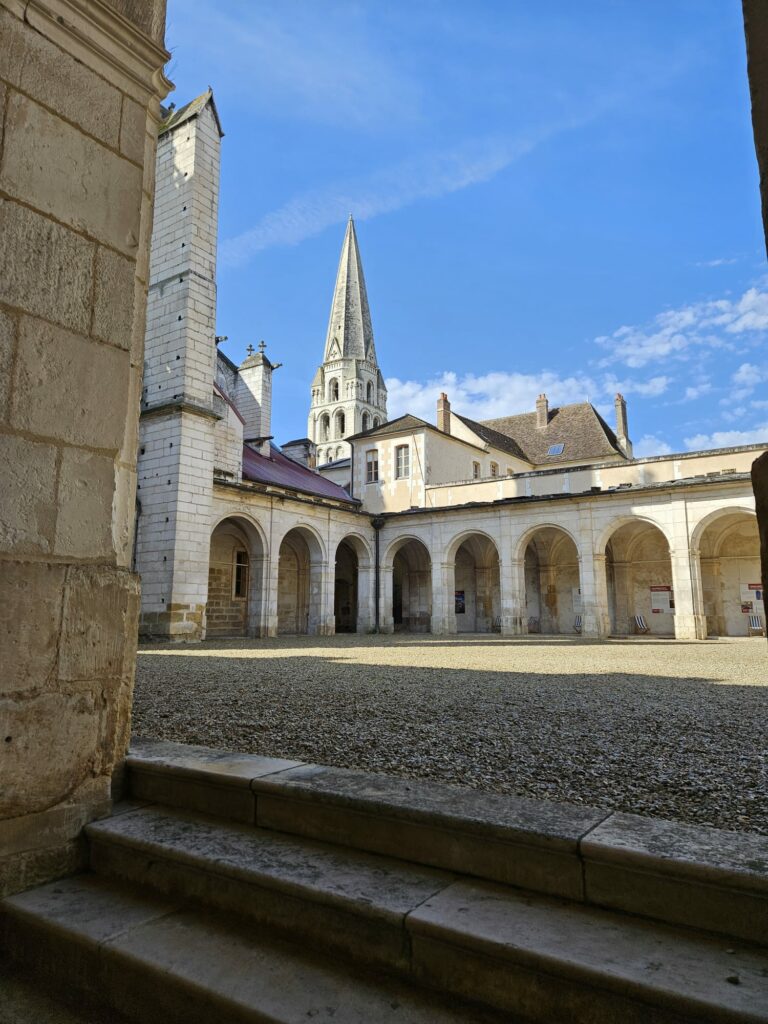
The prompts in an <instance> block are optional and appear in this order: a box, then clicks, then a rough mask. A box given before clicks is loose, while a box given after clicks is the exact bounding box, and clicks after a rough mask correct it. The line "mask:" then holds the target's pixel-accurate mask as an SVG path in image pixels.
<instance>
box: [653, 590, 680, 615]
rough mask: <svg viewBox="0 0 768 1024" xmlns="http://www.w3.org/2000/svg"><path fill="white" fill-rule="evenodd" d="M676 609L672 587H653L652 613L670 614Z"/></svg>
mask: <svg viewBox="0 0 768 1024" xmlns="http://www.w3.org/2000/svg"><path fill="white" fill-rule="evenodd" d="M674 610H675V597H674V594H673V593H672V587H651V613H652V614H653V615H661V614H662V613H666V614H669V613H670V612H674Z"/></svg>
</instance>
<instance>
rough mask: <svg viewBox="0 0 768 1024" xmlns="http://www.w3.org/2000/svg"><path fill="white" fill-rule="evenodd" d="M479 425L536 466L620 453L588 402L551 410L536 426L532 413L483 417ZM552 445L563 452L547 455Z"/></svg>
mask: <svg viewBox="0 0 768 1024" xmlns="http://www.w3.org/2000/svg"><path fill="white" fill-rule="evenodd" d="M478 426H483V427H489V428H491V429H492V430H494V431H497V432H498V433H500V434H503V435H505V436H506V437H508V438H510V439H511V440H513V441H514V442H515V443H516V444H517V445H518V447H519V448H520V450H521V451H522V452H523V453H524V455H523V458H525V459H527V460H528V462H532V463H533V464H534V465H535V466H552V465H556V464H557V463H558V462H581V461H584V462H588V461H590V460H592V461H594V460H595V459H603V458H608V457H610V456H612V455H617V454H618V455H621V454H622V452H621V449H620V448H619V445H618V441H617V440H616V435H615V434H614V432H613V431H612V430H611V428H610V427H609V426H608V424H607V423H606V422H605V420H604V419H603V418H602V416H600V414H599V413H598V412H597V411H596V410H595V409H594V408H593V406H592V405H591V404H590V403H589V402H575V403H574V404H573V405H561V406H559V407H555V408H554V409H550V410H549V422H548V423H547V425H546V427H537V426H536V413H535V412H524V413H520V414H519V415H518V416H501V417H499V418H498V419H493V420H483V421H482V423H481V424H478ZM555 444H562V445H563V453H562V455H547V451H548V450H549V448H550V447H551V446H552V445H555Z"/></svg>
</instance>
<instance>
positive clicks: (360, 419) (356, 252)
mask: <svg viewBox="0 0 768 1024" xmlns="http://www.w3.org/2000/svg"><path fill="white" fill-rule="evenodd" d="M386 419H387V389H386V387H385V385H384V378H383V376H382V374H381V371H380V370H379V364H378V362H377V361H376V348H375V346H374V343H373V327H372V325H371V311H370V309H369V307H368V294H367V292H366V290H365V277H364V276H363V264H362V261H361V259H360V249H359V247H358V243H357V232H356V231H355V222H354V220H353V219H352V215H351V214H350V217H349V221H348V223H347V231H346V234H345V235H344V242H343V244H342V247H341V257H340V259H339V269H338V271H337V273H336V285H335V287H334V290H333V301H332V303H331V316H330V320H329V321H328V333H327V335H326V339H325V349H324V351H323V363H322V365H321V366H320V367H318V370H317V373H316V374H315V377H314V380H313V381H312V406H311V408H310V411H309V420H308V426H307V436H308V437H309V438H310V439H311V440H312V441H314V442H315V444H316V445H317V461H318V464H320V465H322V464H324V463H326V462H338V461H339V460H340V459H345V458H348V457H349V445H348V444H346V443H345V442H344V438H347V437H350V436H351V435H352V434H358V433H360V432H361V431H364V430H370V429H372V428H373V427H374V426H379V425H380V424H381V423H384V422H386Z"/></svg>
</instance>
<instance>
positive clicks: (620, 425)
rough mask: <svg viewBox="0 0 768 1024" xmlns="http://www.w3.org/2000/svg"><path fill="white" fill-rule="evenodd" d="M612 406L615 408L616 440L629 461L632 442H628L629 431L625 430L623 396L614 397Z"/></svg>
mask: <svg viewBox="0 0 768 1024" xmlns="http://www.w3.org/2000/svg"><path fill="white" fill-rule="evenodd" d="M614 404H615V406H616V440H617V441H618V442H619V448H621V450H622V451H623V452H624V454H625V455H626V456H627V458H628V459H631V458H632V442H631V441H630V440H629V430H628V429H627V403H626V400H625V398H624V395H616V398H615V401H614Z"/></svg>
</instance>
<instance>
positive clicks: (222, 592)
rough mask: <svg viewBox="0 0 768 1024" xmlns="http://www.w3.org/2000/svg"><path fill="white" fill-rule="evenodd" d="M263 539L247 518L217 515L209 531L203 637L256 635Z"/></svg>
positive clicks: (262, 580)
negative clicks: (217, 517)
mask: <svg viewBox="0 0 768 1024" xmlns="http://www.w3.org/2000/svg"><path fill="white" fill-rule="evenodd" d="M266 557H267V545H266V538H265V535H264V532H263V530H262V529H261V527H260V526H259V524H258V523H257V522H255V521H254V520H253V519H251V517H250V516H246V515H241V514H238V513H235V514H232V515H228V516H221V517H219V519H218V520H217V521H216V522H215V523H214V524H213V526H212V528H211V541H210V556H209V561H208V596H207V601H206V636H208V637H225V636H226V637H233V636H240V637H245V636H251V637H255V636H260V635H261V633H262V629H263V621H262V620H263V612H264V598H265V596H264V586H265V572H264V567H265V561H266Z"/></svg>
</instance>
